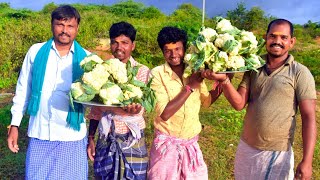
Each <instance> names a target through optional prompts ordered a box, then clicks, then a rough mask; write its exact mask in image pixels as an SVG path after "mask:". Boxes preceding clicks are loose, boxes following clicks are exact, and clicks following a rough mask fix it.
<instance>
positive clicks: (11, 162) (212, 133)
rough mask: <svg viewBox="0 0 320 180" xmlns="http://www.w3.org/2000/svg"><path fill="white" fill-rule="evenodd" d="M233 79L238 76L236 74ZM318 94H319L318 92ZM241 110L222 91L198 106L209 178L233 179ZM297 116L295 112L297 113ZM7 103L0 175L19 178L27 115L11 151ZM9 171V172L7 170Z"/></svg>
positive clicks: (318, 162) (1, 115)
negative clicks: (209, 102) (206, 105)
mask: <svg viewBox="0 0 320 180" xmlns="http://www.w3.org/2000/svg"><path fill="white" fill-rule="evenodd" d="M235 79H236V83H235V86H237V82H239V79H240V77H239V76H236V77H235ZM318 98H319V96H318ZM317 105H318V108H317V128H318V131H319V130H320V120H319V119H320V108H319V106H320V100H318V101H317ZM244 114H245V111H244V110H243V111H235V110H233V109H232V107H231V106H230V105H229V103H228V102H227V101H226V99H225V98H224V96H223V95H222V96H221V97H220V98H219V99H218V100H217V101H216V102H215V103H214V104H213V105H212V106H211V107H210V108H208V109H202V110H201V112H200V121H201V122H202V124H203V129H202V132H201V134H200V140H199V144H200V146H201V150H202V152H203V155H204V158H205V161H206V164H207V166H208V170H209V179H212V180H213V179H214V180H220V179H221V180H225V179H234V177H233V162H234V156H235V152H236V148H237V144H238V141H239V136H240V133H241V129H242V122H243V116H244ZM153 116H154V114H148V115H147V116H146V120H147V128H146V137H147V138H146V140H147V144H148V146H149V147H150V145H151V142H152V138H153V126H152V119H153ZM298 117H299V116H298ZM10 118H11V117H10V105H7V106H5V107H3V108H0V128H1V131H0V136H1V138H0V177H1V178H0V179H23V177H24V168H25V165H24V162H25V153H26V146H27V137H26V131H27V119H26V118H24V121H23V124H22V125H21V127H20V134H19V135H20V137H19V147H20V152H19V153H18V154H13V153H11V152H10V151H9V150H8V148H7V146H6V144H7V143H6V136H7V135H6V132H7V131H6V125H7V124H9V123H10ZM301 147H302V141H301V119H300V117H299V118H298V121H297V130H296V134H295V143H294V152H295V165H297V164H298V163H299V162H300V160H301V157H302V148H301ZM89 165H90V166H89V168H90V174H89V179H93V177H94V176H93V171H92V170H93V167H92V162H90V163H89ZM319 169H320V142H317V144H316V148H315V153H314V159H313V179H320V171H319ZM8 172H10V173H8Z"/></svg>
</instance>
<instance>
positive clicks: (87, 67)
mask: <svg viewBox="0 0 320 180" xmlns="http://www.w3.org/2000/svg"><path fill="white" fill-rule="evenodd" d="M102 62H103V60H102V59H101V58H100V57H99V56H97V55H96V54H90V55H88V56H86V57H85V58H84V59H83V60H82V61H81V62H80V67H81V68H82V69H83V70H84V71H85V72H88V71H91V70H92V69H93V68H94V67H95V66H96V64H101V63H102Z"/></svg>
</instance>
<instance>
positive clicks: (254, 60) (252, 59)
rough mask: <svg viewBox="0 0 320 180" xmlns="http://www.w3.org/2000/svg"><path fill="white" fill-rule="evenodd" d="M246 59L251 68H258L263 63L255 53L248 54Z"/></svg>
mask: <svg viewBox="0 0 320 180" xmlns="http://www.w3.org/2000/svg"><path fill="white" fill-rule="evenodd" d="M246 61H247V64H248V65H249V67H250V66H252V67H253V68H258V67H260V66H262V64H263V63H264V60H263V59H262V58H261V57H260V56H258V55H256V54H250V55H249V58H247V59H246Z"/></svg>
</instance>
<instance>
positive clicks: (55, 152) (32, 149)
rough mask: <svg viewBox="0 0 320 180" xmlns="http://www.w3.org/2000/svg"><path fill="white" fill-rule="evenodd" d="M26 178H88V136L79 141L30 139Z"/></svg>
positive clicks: (79, 179) (49, 179)
mask: <svg viewBox="0 0 320 180" xmlns="http://www.w3.org/2000/svg"><path fill="white" fill-rule="evenodd" d="M26 179H27V180H39V179H46V180H51V179H57V180H60V179H63V180H75V179H76V180H84V179H88V159H87V138H84V139H82V140H79V141H47V140H40V139H36V138H30V139H29V145H28V150H27V155H26Z"/></svg>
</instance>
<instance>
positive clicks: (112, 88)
mask: <svg viewBox="0 0 320 180" xmlns="http://www.w3.org/2000/svg"><path fill="white" fill-rule="evenodd" d="M99 96H100V97H101V99H102V102H103V104H108V105H112V104H119V103H121V102H122V101H123V92H122V90H121V88H120V87H119V86H118V85H116V84H114V83H111V82H108V83H106V84H105V85H104V86H103V87H102V88H101V89H100V91H99Z"/></svg>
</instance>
